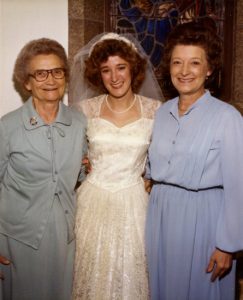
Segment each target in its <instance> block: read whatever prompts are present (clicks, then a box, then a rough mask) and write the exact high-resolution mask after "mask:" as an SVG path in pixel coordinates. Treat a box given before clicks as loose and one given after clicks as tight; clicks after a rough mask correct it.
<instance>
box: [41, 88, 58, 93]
mask: <svg viewBox="0 0 243 300" xmlns="http://www.w3.org/2000/svg"><path fill="white" fill-rule="evenodd" d="M43 90H44V91H47V92H52V91H56V90H57V88H52V89H43Z"/></svg>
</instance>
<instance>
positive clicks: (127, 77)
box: [100, 56, 132, 98]
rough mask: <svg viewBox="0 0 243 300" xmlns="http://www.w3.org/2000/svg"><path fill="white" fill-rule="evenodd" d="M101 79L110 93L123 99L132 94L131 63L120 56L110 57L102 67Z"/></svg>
mask: <svg viewBox="0 0 243 300" xmlns="http://www.w3.org/2000/svg"><path fill="white" fill-rule="evenodd" d="M100 73H101V78H102V81H103V83H104V86H105V88H106V89H107V91H108V93H109V94H110V95H111V96H113V97H115V98H121V97H123V96H125V95H127V94H128V93H131V92H132V87H131V71H130V65H129V63H128V62H127V61H126V60H124V59H122V58H121V57H120V56H109V57H108V59H107V61H106V62H103V63H101V65H100Z"/></svg>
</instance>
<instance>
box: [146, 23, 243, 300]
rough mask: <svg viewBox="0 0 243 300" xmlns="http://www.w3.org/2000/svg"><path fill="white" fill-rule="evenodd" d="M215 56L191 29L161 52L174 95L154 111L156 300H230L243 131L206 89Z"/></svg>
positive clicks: (241, 198)
mask: <svg viewBox="0 0 243 300" xmlns="http://www.w3.org/2000/svg"><path fill="white" fill-rule="evenodd" d="M220 56H221V41H220V39H219V37H218V36H217V35H216V33H215V32H213V31H212V30H210V29H206V28H205V26H201V25H200V24H198V23H196V22H191V23H186V24H182V25H179V26H178V27H176V28H175V29H174V31H173V32H172V33H171V35H170V36H169V39H168V43H167V46H166V49H165V57H164V60H165V64H166V65H167V67H168V69H169V71H170V76H171V80H172V83H173V85H174V87H175V88H176V90H177V91H178V93H179V96H178V97H176V98H174V99H172V100H170V101H168V102H167V103H165V104H164V105H163V106H162V107H161V108H160V109H159V110H158V112H157V114H156V118H155V125H154V130H153V135H152V143H151V145H150V148H149V162H150V168H148V170H147V174H146V177H148V178H149V177H150V178H151V179H152V180H153V181H154V185H153V188H152V191H151V196H150V202H149V207H148V215H147V224H146V225H147V227H146V245H147V254H148V262H149V271H150V272H149V276H150V287H151V296H152V299H153V300H169V299H171V300H175V299H180V300H189V299H191V300H194V299H197V300H200V299H201V300H205V299H207V300H219V299H227V300H230V299H234V285H235V280H234V278H235V264H234V263H233V265H232V254H233V253H234V252H235V251H237V250H239V249H242V248H243V234H242V228H243V185H242V178H243V159H242V158H243V127H242V117H241V115H240V113H239V112H238V111H236V110H235V109H234V108H233V107H232V106H230V105H229V104H227V103H224V102H222V101H220V100H218V99H216V98H214V97H213V96H212V95H211V94H210V92H209V91H208V90H205V83H206V82H207V81H208V80H210V77H211V76H214V73H215V72H216V71H217V70H218V68H219V67H220Z"/></svg>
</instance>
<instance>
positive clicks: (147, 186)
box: [143, 178, 153, 193]
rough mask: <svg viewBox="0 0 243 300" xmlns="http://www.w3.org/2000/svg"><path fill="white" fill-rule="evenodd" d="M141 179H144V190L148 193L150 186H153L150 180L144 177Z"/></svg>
mask: <svg viewBox="0 0 243 300" xmlns="http://www.w3.org/2000/svg"><path fill="white" fill-rule="evenodd" d="M143 180H144V188H145V191H146V192H147V193H150V192H151V190H152V186H153V183H152V180H150V179H146V178H144V179H143Z"/></svg>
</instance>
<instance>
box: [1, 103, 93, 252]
mask: <svg viewBox="0 0 243 300" xmlns="http://www.w3.org/2000/svg"><path fill="white" fill-rule="evenodd" d="M86 151H87V145H86V119H85V117H84V115H82V114H81V113H80V112H78V111H75V110H72V109H71V108H69V107H67V106H66V105H64V104H63V103H62V102H60V104H59V111H58V115H57V118H56V120H55V122H53V123H52V124H50V125H48V124H45V123H44V122H43V121H42V119H41V118H40V117H39V115H38V114H37V113H36V111H35V109H34V107H33V105H32V99H29V100H28V101H27V102H26V103H25V104H24V105H23V106H22V107H21V108H19V109H17V110H15V111H13V112H10V113H8V114H7V115H5V116H4V117H2V119H1V120H0V233H3V234H6V235H7V236H9V237H12V238H14V239H16V240H18V241H21V242H23V243H25V244H27V245H30V246H31V247H33V248H35V249H38V246H39V244H40V241H41V238H42V236H43V233H44V229H45V226H46V224H47V222H48V216H49V213H50V211H51V207H52V204H53V201H54V198H55V197H58V198H59V200H60V203H61V205H62V207H63V210H64V213H65V216H66V221H67V226H68V233H69V235H68V240H69V241H71V240H72V239H73V238H74V235H73V226H74V217H75V206H76V203H75V202H76V201H75V191H74V188H75V185H76V183H77V180H78V178H79V180H82V179H83V178H82V177H83V176H84V175H83V172H81V173H80V170H81V161H82V157H83V156H84V155H85V154H86Z"/></svg>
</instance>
